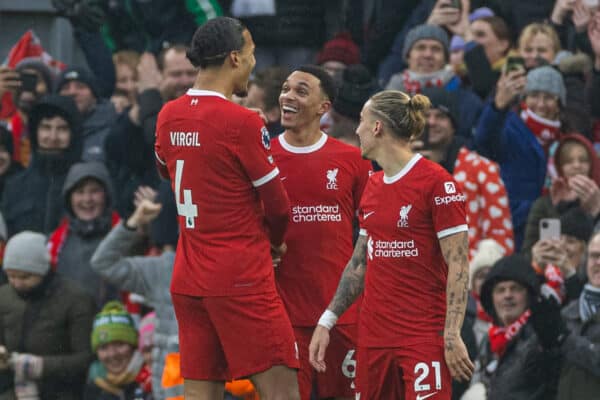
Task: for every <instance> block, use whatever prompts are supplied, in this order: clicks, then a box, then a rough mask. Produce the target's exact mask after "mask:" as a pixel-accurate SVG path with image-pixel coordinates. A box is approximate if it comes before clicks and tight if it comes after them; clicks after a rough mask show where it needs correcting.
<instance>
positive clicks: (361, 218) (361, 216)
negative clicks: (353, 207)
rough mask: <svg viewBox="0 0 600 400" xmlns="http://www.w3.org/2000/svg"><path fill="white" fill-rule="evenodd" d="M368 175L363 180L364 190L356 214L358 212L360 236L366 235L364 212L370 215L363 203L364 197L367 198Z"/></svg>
mask: <svg viewBox="0 0 600 400" xmlns="http://www.w3.org/2000/svg"><path fill="white" fill-rule="evenodd" d="M369 178H370V175H369V174H367V179H366V180H365V186H364V190H363V191H362V196H361V198H360V200H359V206H358V209H357V214H358V227H359V231H358V234H359V235H361V236H368V234H369V233H368V230H367V227H366V218H365V213H367V215H366V216H367V217H369V216H370V214H369V213H372V211H368V210H367V207H366V205H365V203H366V199H367V193H368V192H369V188H370V186H369V182H370V179H369Z"/></svg>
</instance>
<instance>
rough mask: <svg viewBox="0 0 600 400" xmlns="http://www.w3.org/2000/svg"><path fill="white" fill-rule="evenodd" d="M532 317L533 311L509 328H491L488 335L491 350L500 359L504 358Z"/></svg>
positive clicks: (527, 312)
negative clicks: (508, 348) (510, 344)
mask: <svg viewBox="0 0 600 400" xmlns="http://www.w3.org/2000/svg"><path fill="white" fill-rule="evenodd" d="M530 316H531V311H530V310H526V311H525V312H524V313H523V314H521V316H520V317H519V318H517V320H516V321H515V322H513V323H512V324H510V325H508V326H497V325H492V326H490V329H489V331H488V335H489V337H490V348H491V350H492V351H493V352H494V353H495V354H497V355H498V356H499V357H502V356H503V355H504V352H505V351H506V347H507V346H508V344H509V343H510V341H511V340H513V339H514V338H515V337H516V336H517V335H518V334H519V332H520V331H521V329H522V328H523V326H525V324H526V323H527V320H528V319H529V317H530Z"/></svg>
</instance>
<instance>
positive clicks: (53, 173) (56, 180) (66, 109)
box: [1, 95, 82, 236]
mask: <svg viewBox="0 0 600 400" xmlns="http://www.w3.org/2000/svg"><path fill="white" fill-rule="evenodd" d="M43 109H58V110H60V112H61V113H62V114H64V115H67V116H68V117H67V118H68V119H69V121H72V122H71V123H70V125H71V142H70V143H69V147H68V148H67V149H66V150H64V151H63V152H61V153H60V154H52V155H50V154H43V153H41V152H40V151H39V150H38V143H37V134H36V133H37V132H36V130H37V129H36V127H37V125H38V123H39V120H40V118H41V116H42V115H43V112H42V111H40V110H43ZM29 124H30V141H31V148H32V160H31V163H30V164H29V166H28V167H27V168H26V169H25V170H23V171H22V172H19V173H17V174H15V175H13V176H11V177H10V178H9V179H7V181H6V182H5V186H4V193H3V195H2V206H1V210H2V215H4V218H5V220H6V225H7V227H8V234H9V236H12V235H14V234H15V233H19V232H21V231H24V230H31V231H34V232H42V233H45V234H48V233H50V232H52V231H53V230H54V229H55V228H56V226H57V225H58V223H59V221H60V220H61V217H62V215H63V204H64V200H63V196H62V188H63V185H64V182H65V178H66V176H67V172H68V171H69V168H70V167H71V165H73V164H74V163H76V162H77V161H79V160H80V157H81V145H82V139H81V135H80V130H79V129H80V128H79V112H78V111H77V108H76V106H75V103H74V101H73V100H72V99H71V98H68V97H64V96H58V95H51V96H46V97H45V98H42V99H41V100H40V101H39V102H38V103H37V105H36V106H34V109H33V110H32V112H31V116H30V121H29Z"/></svg>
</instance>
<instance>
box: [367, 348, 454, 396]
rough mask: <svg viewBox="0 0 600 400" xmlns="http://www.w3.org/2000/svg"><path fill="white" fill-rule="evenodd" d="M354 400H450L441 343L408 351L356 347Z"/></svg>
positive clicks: (447, 373)
mask: <svg viewBox="0 0 600 400" xmlns="http://www.w3.org/2000/svg"><path fill="white" fill-rule="evenodd" d="M356 368H357V369H356V399H360V400H374V399H377V400H392V399H399V400H413V399H416V400H425V399H429V398H431V400H450V399H451V397H452V378H451V376H450V371H449V370H448V367H447V366H446V361H445V359H444V347H443V342H442V340H440V342H439V343H420V344H415V345H411V346H410V347H408V346H407V348H371V347H369V348H367V347H361V346H359V347H358V355H357V360H356Z"/></svg>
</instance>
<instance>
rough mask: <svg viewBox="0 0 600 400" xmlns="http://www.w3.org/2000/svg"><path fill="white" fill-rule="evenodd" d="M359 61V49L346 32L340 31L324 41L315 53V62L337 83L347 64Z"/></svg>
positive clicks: (340, 79)
mask: <svg viewBox="0 0 600 400" xmlns="http://www.w3.org/2000/svg"><path fill="white" fill-rule="evenodd" d="M359 63H360V49H359V48H358V46H357V45H356V43H354V42H353V41H352V37H350V34H349V33H347V32H343V33H340V34H338V35H337V36H336V37H334V38H333V39H331V40H330V41H328V42H326V43H325V44H324V45H323V48H322V49H321V51H320V52H319V53H318V54H317V64H318V65H320V66H321V67H323V68H324V69H325V71H327V72H328V73H329V75H331V76H332V77H333V79H334V80H335V82H336V83H337V84H338V85H339V84H340V83H341V81H342V73H343V72H344V70H345V69H346V68H347V67H348V66H349V65H354V64H359Z"/></svg>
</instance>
